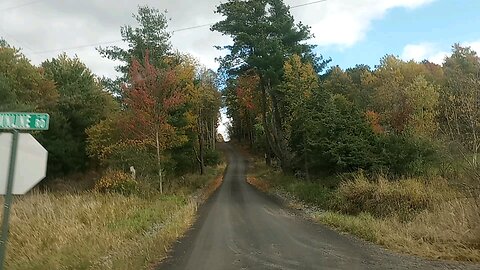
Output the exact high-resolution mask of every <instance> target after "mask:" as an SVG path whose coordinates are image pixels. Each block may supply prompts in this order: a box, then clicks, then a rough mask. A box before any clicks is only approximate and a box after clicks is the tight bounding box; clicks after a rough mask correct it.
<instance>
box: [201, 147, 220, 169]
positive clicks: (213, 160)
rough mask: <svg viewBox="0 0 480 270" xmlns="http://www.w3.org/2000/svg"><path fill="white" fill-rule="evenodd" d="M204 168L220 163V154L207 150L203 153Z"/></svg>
mask: <svg viewBox="0 0 480 270" xmlns="http://www.w3.org/2000/svg"><path fill="white" fill-rule="evenodd" d="M204 161H205V166H214V165H218V164H219V163H220V162H221V158H220V153H219V152H218V151H217V150H210V149H209V150H207V151H206V152H205V157H204Z"/></svg>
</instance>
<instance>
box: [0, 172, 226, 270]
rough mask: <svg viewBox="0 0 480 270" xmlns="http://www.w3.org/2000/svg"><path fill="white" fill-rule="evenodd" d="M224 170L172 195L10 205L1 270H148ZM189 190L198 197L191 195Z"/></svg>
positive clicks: (189, 180)
mask: <svg viewBox="0 0 480 270" xmlns="http://www.w3.org/2000/svg"><path fill="white" fill-rule="evenodd" d="M224 167H225V166H224V165H222V166H218V167H216V168H210V169H208V172H207V174H206V175H204V176H194V175H190V176H186V177H184V178H182V181H185V183H184V184H185V186H186V187H185V188H184V189H183V190H182V191H181V192H178V193H176V194H170V195H160V194H155V193H150V194H148V195H147V196H143V195H131V196H123V195H120V194H101V193H95V192H82V193H77V194H65V193H40V192H36V193H33V194H30V195H26V196H23V197H18V198H16V199H15V202H14V205H13V210H12V215H11V222H10V224H11V227H10V228H11V229H10V239H9V245H8V252H7V265H6V266H7V267H6V269H12V270H13V269H22V270H25V269H148V268H149V267H151V266H152V265H154V264H156V263H158V262H159V261H160V260H161V259H162V258H164V257H165V256H166V254H167V252H168V250H169V248H170V246H171V245H172V243H173V242H174V241H175V240H176V239H177V238H178V237H179V236H181V235H182V234H183V233H184V232H185V231H186V230H187V229H188V227H189V226H190V225H191V224H192V222H193V221H194V219H195V211H196V207H197V204H198V203H199V201H201V200H202V199H205V198H206V197H207V196H208V194H209V193H211V192H213V191H214V189H215V188H216V187H218V185H219V183H220V182H221V176H222V173H223V169H224ZM194 187H198V188H202V189H201V192H196V193H192V191H193V190H194Z"/></svg>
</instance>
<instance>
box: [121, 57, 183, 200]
mask: <svg viewBox="0 0 480 270" xmlns="http://www.w3.org/2000/svg"><path fill="white" fill-rule="evenodd" d="M143 62H144V63H145V64H144V65H142V64H141V63H140V62H139V61H137V60H136V59H134V60H133V62H132V66H131V69H130V77H131V81H130V83H129V84H128V85H127V86H125V87H124V94H125V97H126V105H127V107H128V109H129V111H130V113H131V115H130V119H129V121H127V122H126V125H127V126H126V127H127V131H128V132H129V134H131V136H132V137H134V138H137V139H139V140H141V141H145V142H147V144H150V145H152V144H153V145H154V148H155V150H156V156H157V171H158V177H159V181H160V182H159V184H160V186H159V187H160V192H161V193H162V192H163V178H164V176H163V172H164V169H163V166H162V162H161V153H162V151H164V150H165V149H168V148H171V147H172V146H174V145H178V144H182V141H183V140H185V138H184V137H183V136H177V135H178V134H176V132H175V128H174V126H172V125H171V124H170V123H169V121H168V120H169V113H170V112H172V111H173V110H174V109H176V108H177V107H179V106H180V105H181V104H182V103H183V102H184V101H185V95H184V93H183V91H185V89H186V88H185V87H186V85H185V84H184V83H189V82H188V80H187V81H185V82H183V81H182V80H181V79H182V78H181V77H180V80H179V78H178V77H177V76H175V75H178V73H176V70H175V69H170V70H159V69H157V68H156V67H155V66H153V64H151V63H150V59H149V54H148V51H147V53H146V54H145V58H144V60H143ZM187 76H188V75H187Z"/></svg>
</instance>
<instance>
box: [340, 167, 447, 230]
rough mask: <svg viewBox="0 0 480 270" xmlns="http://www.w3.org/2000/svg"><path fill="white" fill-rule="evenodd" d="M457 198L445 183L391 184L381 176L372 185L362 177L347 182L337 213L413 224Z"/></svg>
mask: <svg viewBox="0 0 480 270" xmlns="http://www.w3.org/2000/svg"><path fill="white" fill-rule="evenodd" d="M449 197H450V198H451V197H454V192H453V191H452V190H450V189H449V188H448V185H447V183H446V182H445V181H443V180H440V181H438V182H437V183H431V184H428V183H426V182H425V181H421V180H418V179H413V178H409V179H403V180H399V181H388V180H387V179H385V177H383V176H379V177H378V179H377V181H375V182H372V181H369V180H368V179H367V178H366V177H365V176H364V175H363V174H358V175H357V176H356V177H355V179H354V180H353V181H348V182H343V183H342V184H341V185H340V187H339V188H338V189H337V191H336V200H337V201H336V203H335V204H336V205H335V208H336V210H340V211H342V212H344V213H347V214H354V215H357V214H359V213H362V212H366V213H370V214H371V215H373V216H375V217H387V216H392V215H397V216H398V217H399V218H400V219H401V220H404V221H405V220H410V219H411V218H412V217H414V216H415V215H416V214H418V213H419V212H421V211H424V210H427V209H433V207H434V206H435V205H436V204H437V203H438V202H440V201H442V200H448V199H449Z"/></svg>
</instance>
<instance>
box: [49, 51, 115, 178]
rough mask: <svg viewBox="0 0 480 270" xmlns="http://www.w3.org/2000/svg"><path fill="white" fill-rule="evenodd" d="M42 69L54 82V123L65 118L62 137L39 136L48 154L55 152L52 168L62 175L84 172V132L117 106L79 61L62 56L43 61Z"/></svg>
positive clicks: (52, 134) (85, 159) (53, 134)
mask: <svg viewBox="0 0 480 270" xmlns="http://www.w3.org/2000/svg"><path fill="white" fill-rule="evenodd" d="M42 70H43V73H44V75H45V77H46V78H48V79H50V80H52V81H54V82H55V85H56V88H57V91H58V93H59V100H58V104H57V106H56V111H57V112H55V113H54V115H55V116H56V117H55V121H56V122H57V121H59V120H60V119H64V121H65V122H66V123H64V124H61V125H62V127H61V128H59V130H58V131H59V132H61V134H62V136H58V135H59V134H56V132H51V133H45V134H44V135H42V136H43V137H44V140H45V141H46V145H47V146H50V149H49V150H50V152H53V153H55V154H53V161H55V167H57V168H58V170H60V171H62V172H63V173H69V172H74V171H78V170H84V169H86V167H87V165H88V162H89V159H88V155H87V153H86V140H87V135H86V133H85V131H86V130H87V129H88V128H89V127H91V126H93V125H95V124H97V123H99V122H100V121H101V120H103V119H105V118H106V117H107V115H109V114H110V112H111V111H113V110H114V109H115V108H116V104H115V103H114V100H113V97H112V96H111V95H110V94H108V93H106V92H103V91H102V88H101V86H100V84H99V83H98V81H97V80H96V78H95V76H94V75H93V74H92V72H91V71H90V70H89V69H88V68H87V67H86V66H85V64H84V63H82V62H81V61H80V59H78V58H73V59H72V58H69V57H67V56H66V55H65V54H62V55H60V56H58V57H57V58H53V59H51V60H47V61H45V62H43V63H42ZM57 124H58V123H55V124H54V125H57ZM65 132H68V135H67V134H65ZM66 145H68V147H65V146H66ZM53 161H52V162H53ZM60 164H61V166H59V165H60Z"/></svg>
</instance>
